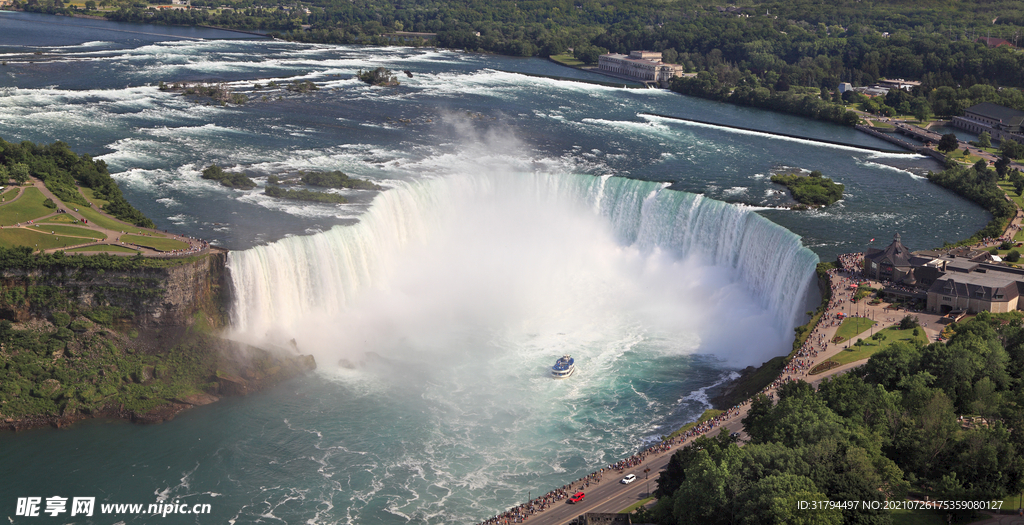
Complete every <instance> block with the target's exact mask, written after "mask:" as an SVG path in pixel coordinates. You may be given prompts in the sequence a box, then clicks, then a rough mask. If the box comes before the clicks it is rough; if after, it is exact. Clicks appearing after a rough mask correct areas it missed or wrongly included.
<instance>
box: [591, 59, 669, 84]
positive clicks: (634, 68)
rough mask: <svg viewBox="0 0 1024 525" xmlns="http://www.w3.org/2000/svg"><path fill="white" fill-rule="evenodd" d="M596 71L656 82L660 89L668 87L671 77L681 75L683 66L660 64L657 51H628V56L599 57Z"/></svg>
mask: <svg viewBox="0 0 1024 525" xmlns="http://www.w3.org/2000/svg"><path fill="white" fill-rule="evenodd" d="M597 69H598V70H599V71H601V72H602V73H609V74H612V75H614V76H620V77H627V78H630V79H634V80H639V81H642V82H657V83H658V84H660V85H661V86H662V87H668V81H669V80H670V79H671V78H672V77H678V76H680V75H682V74H683V66H680V65H679V64H666V63H664V62H662V61H661V53H660V52H657V51H630V53H629V56H626V55H620V54H617V53H608V54H607V55H601V56H600V57H598V59H597Z"/></svg>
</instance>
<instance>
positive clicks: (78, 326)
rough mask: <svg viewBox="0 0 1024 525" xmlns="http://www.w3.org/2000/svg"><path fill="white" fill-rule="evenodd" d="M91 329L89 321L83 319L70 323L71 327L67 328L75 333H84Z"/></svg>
mask: <svg viewBox="0 0 1024 525" xmlns="http://www.w3.org/2000/svg"><path fill="white" fill-rule="evenodd" d="M91 327H92V323H90V322H89V321H86V320H85V319H77V320H75V321H72V322H71V325H70V326H69V327H68V328H71V330H72V331H75V332H86V331H88V330H89V328H91Z"/></svg>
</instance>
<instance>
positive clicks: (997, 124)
mask: <svg viewBox="0 0 1024 525" xmlns="http://www.w3.org/2000/svg"><path fill="white" fill-rule="evenodd" d="M953 126H956V127H958V128H960V129H964V130H967V131H969V132H971V133H979V134H980V133H981V132H983V131H987V132H988V133H989V135H991V136H992V138H993V139H995V140H1006V139H1011V140H1016V141H1017V142H1020V143H1022V144H1024V111H1019V110H1016V109H1013V108H1008V107H1005V106H1000V105H999V104H993V103H991V102H982V103H981V104H975V105H973V106H971V107H969V108H967V110H966V111H964V116H962V117H953Z"/></svg>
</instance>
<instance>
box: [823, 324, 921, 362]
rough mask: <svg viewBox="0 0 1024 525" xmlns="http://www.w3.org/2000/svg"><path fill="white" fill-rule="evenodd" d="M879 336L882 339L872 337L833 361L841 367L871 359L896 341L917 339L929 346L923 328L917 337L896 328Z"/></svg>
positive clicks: (885, 330) (841, 353)
mask: <svg viewBox="0 0 1024 525" xmlns="http://www.w3.org/2000/svg"><path fill="white" fill-rule="evenodd" d="M843 324H845V323H843ZM840 328H842V327H840ZM878 334H881V338H880V339H872V338H870V337H868V338H865V339H864V341H863V342H862V343H861V344H860V346H850V348H849V349H848V350H843V351H841V352H839V353H838V354H836V355H834V356H832V358H831V360H832V361H835V362H837V363H839V364H841V365H845V364H848V363H852V362H854V361H860V360H861V359H867V358H869V357H871V356H872V355H873V354H874V353H876V352H878V351H880V350H884V349H886V348H888V347H889V345H891V344H893V343H895V342H896V341H912V340H914V339H917V340H918V341H921V343H923V344H928V336H926V335H925V333H924V329H923V328H922V329H921V330H919V333H918V335H917V336H916V337H915V336H914V330H913V329H910V330H898V329H897V328H896V327H894V326H890V327H889V328H885V329H883V330H882V331H880V332H878ZM876 335H877V334H876Z"/></svg>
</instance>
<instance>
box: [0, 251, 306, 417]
mask: <svg viewBox="0 0 1024 525" xmlns="http://www.w3.org/2000/svg"><path fill="white" fill-rule="evenodd" d="M83 262H86V261H84V260H71V261H61V260H59V259H58V260H57V262H56V263H55V264H49V265H39V266H42V267H46V268H48V269H44V270H15V269H11V268H6V269H2V268H0V429H3V428H7V429H15V430H18V429H24V428H31V427H34V426H41V425H55V426H63V425H66V424H69V423H72V422H74V421H78V420H80V419H83V418H87V417H96V416H113V417H121V418H125V419H130V420H132V421H137V422H158V421H164V420H167V419H170V418H172V417H174V415H175V414H177V413H178V412H180V411H181V410H184V409H186V408H188V407H191V406H195V405H202V404H206V403H211V402H213V401H216V400H217V399H218V397H220V396H225V395H227V396H231V395H245V394H249V393H252V392H255V391H258V390H261V389H264V388H268V387H270V386H273V385H275V384H277V383H280V382H282V381H285V380H287V379H289V378H292V377H295V376H297V375H301V374H303V373H306V372H308V371H310V370H313V369H315V368H316V363H315V361H313V358H312V356H300V355H284V354H281V353H279V352H268V351H266V350H262V349H260V348H255V347H251V346H248V345H244V344H241V343H237V342H234V341H229V340H227V339H223V338H221V337H219V336H218V335H217V333H218V332H219V330H218V329H219V328H222V327H224V326H225V325H226V324H227V321H226V319H227V308H226V304H227V302H228V299H229V298H228V293H227V290H228V288H229V287H228V286H227V285H226V282H225V277H226V276H225V264H226V262H227V253H226V252H224V251H222V250H213V251H212V252H211V253H209V254H207V255H204V256H200V257H194V258H187V259H177V260H147V261H137V260H133V261H127V260H109V259H90V260H88V262H89V263H90V264H81V263H83ZM101 268H106V269H101ZM117 268H119V269H117ZM10 321H14V322H13V323H12V322H10Z"/></svg>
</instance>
